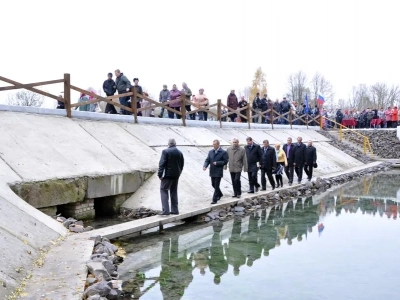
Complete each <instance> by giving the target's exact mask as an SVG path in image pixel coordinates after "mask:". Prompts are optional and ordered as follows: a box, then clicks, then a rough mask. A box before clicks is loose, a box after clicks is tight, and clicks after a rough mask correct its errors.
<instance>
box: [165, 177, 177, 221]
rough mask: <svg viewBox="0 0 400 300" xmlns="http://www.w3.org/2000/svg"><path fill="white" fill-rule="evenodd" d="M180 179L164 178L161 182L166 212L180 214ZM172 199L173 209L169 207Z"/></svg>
mask: <svg viewBox="0 0 400 300" xmlns="http://www.w3.org/2000/svg"><path fill="white" fill-rule="evenodd" d="M178 181H179V179H162V180H161V184H160V194H161V205H162V212H163V213H164V214H169V213H174V214H178V213H179V210H178ZM169 199H171V210H170V209H169Z"/></svg>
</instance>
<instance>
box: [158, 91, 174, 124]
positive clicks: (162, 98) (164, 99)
mask: <svg viewBox="0 0 400 300" xmlns="http://www.w3.org/2000/svg"><path fill="white" fill-rule="evenodd" d="M169 100H171V97H170V94H169V91H168V87H167V85H166V84H164V85H163V89H162V90H161V92H160V97H159V101H160V102H161V103H162V104H167V103H166V102H168V101H169ZM164 111H165V108H164V107H162V108H161V113H160V114H159V115H158V117H159V118H164Z"/></svg>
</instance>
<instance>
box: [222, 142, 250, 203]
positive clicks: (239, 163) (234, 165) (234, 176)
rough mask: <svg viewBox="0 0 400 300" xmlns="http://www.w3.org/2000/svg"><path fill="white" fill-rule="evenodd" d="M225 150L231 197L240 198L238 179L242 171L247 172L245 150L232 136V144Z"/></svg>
mask: <svg viewBox="0 0 400 300" xmlns="http://www.w3.org/2000/svg"><path fill="white" fill-rule="evenodd" d="M226 152H228V158H229V164H228V168H229V172H230V174H231V180H232V186H233V195H232V197H237V198H240V196H241V195H242V184H241V181H240V176H241V175H242V171H244V172H247V158H246V150H244V148H243V147H240V146H239V140H238V139H237V138H234V139H233V140H232V146H231V147H229V148H228V149H227V150H226Z"/></svg>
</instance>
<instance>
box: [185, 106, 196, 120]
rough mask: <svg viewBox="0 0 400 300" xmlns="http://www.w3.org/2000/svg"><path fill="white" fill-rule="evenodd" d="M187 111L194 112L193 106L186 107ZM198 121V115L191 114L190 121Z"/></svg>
mask: <svg viewBox="0 0 400 300" xmlns="http://www.w3.org/2000/svg"><path fill="white" fill-rule="evenodd" d="M185 108H186V111H187V112H189V111H192V106H191V105H185ZM195 119H196V114H190V115H189V120H195Z"/></svg>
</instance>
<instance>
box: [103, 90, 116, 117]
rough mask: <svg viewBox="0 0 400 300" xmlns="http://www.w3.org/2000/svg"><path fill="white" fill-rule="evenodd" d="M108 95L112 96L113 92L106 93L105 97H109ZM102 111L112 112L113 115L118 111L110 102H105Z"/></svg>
mask: <svg viewBox="0 0 400 300" xmlns="http://www.w3.org/2000/svg"><path fill="white" fill-rule="evenodd" d="M109 96H114V94H112V95H111V94H110V95H108V94H107V97H109ZM104 112H105V113H106V114H113V115H115V114H117V113H118V112H117V110H116V109H115V106H114V105H112V104H110V103H107V105H106V110H105V111H104Z"/></svg>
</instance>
